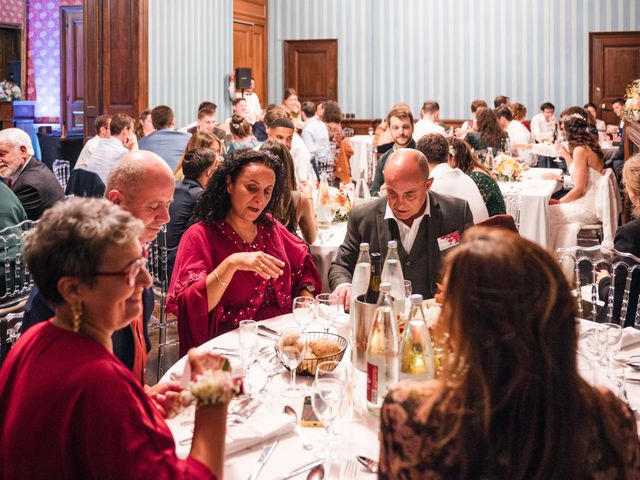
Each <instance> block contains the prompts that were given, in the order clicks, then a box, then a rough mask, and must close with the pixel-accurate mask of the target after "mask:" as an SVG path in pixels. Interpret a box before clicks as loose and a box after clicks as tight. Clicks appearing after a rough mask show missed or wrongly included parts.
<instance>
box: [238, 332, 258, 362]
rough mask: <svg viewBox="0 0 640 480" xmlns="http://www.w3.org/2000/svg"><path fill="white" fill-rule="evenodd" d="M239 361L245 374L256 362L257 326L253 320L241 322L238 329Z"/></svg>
mask: <svg viewBox="0 0 640 480" xmlns="http://www.w3.org/2000/svg"><path fill="white" fill-rule="evenodd" d="M238 332H239V341H238V343H239V344H240V360H241V361H242V366H243V368H244V370H245V372H246V371H247V370H248V368H249V366H250V365H251V364H252V363H253V362H255V361H256V354H257V352H258V324H257V323H256V321H255V320H241V321H240V326H239V328H238Z"/></svg>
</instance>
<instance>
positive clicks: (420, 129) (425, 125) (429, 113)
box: [413, 100, 444, 143]
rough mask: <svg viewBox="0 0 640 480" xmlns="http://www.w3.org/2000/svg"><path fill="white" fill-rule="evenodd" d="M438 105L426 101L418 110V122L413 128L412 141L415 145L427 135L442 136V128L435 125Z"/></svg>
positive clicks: (438, 109)
mask: <svg viewBox="0 0 640 480" xmlns="http://www.w3.org/2000/svg"><path fill="white" fill-rule="evenodd" d="M439 111H440V105H439V104H438V102H436V101H435V100H427V101H426V102H424V103H423V104H422V109H420V120H418V121H417V122H416V123H415V125H414V126H413V140H414V141H415V142H416V143H417V142H418V140H420V139H421V138H422V137H423V136H424V135H426V134H427V133H439V134H441V135H444V128H442V127H441V126H440V125H438V124H437V123H436V120H437V119H438V112H439Z"/></svg>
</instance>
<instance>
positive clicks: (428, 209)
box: [384, 193, 431, 228]
mask: <svg viewBox="0 0 640 480" xmlns="http://www.w3.org/2000/svg"><path fill="white" fill-rule="evenodd" d="M425 215H428V216H431V204H430V203H429V194H428V193H427V206H426V207H425V209H424V212H423V214H422V215H420V216H419V217H418V218H416V219H415V220H414V221H413V224H415V223H416V222H418V225H419V224H420V222H422V219H423V218H424V216H425ZM388 218H392V219H393V220H395V221H396V223H397V224H398V225H400V224H402V225H404V226H405V227H407V228H409V227H408V226H407V224H406V223H404V222H403V221H402V220H398V219H397V218H396V216H395V215H394V214H393V210H391V207H390V206H389V202H388V201H387V208H386V209H385V211H384V219H385V220H387V219H388ZM413 224H412V225H413Z"/></svg>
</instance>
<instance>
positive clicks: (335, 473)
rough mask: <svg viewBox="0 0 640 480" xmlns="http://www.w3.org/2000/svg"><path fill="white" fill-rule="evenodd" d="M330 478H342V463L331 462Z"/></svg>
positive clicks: (335, 479)
mask: <svg viewBox="0 0 640 480" xmlns="http://www.w3.org/2000/svg"><path fill="white" fill-rule="evenodd" d="M328 479H329V480H340V465H338V464H337V463H331V468H330V469H329V477H328Z"/></svg>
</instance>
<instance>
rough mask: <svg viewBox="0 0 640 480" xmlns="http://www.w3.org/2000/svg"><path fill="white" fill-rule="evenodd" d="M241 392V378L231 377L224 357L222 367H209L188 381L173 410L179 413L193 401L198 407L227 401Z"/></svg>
mask: <svg viewBox="0 0 640 480" xmlns="http://www.w3.org/2000/svg"><path fill="white" fill-rule="evenodd" d="M243 392H244V388H243V383H242V378H240V377H235V378H233V377H231V366H230V364H229V361H228V360H226V359H225V361H224V364H223V367H222V369H220V370H211V369H209V370H205V371H204V372H202V373H201V374H199V375H196V381H195V382H194V381H190V382H189V386H188V387H187V388H186V389H184V390H183V391H182V392H181V393H180V397H179V398H178V401H177V402H176V403H177V404H178V405H175V406H174V410H176V413H179V411H181V410H182V409H184V408H186V407H188V406H189V405H192V404H194V403H195V404H196V405H197V406H199V407H200V406H207V405H217V404H220V403H228V402H230V401H231V399H232V398H234V397H237V396H238V395H242V393H243Z"/></svg>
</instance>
